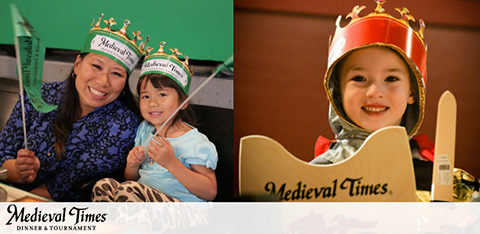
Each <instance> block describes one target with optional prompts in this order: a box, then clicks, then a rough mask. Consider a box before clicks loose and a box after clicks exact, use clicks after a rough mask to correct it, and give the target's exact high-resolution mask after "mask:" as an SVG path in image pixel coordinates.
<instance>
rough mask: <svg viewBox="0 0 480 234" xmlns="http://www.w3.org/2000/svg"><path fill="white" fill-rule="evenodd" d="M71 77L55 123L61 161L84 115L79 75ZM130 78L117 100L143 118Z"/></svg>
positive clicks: (83, 54) (82, 56)
mask: <svg viewBox="0 0 480 234" xmlns="http://www.w3.org/2000/svg"><path fill="white" fill-rule="evenodd" d="M87 54H88V53H81V54H80V57H81V58H82V59H84V58H85V56H86V55H87ZM70 74H71V75H70V76H69V77H67V83H66V86H65V89H64V95H63V100H62V103H60V105H59V110H58V113H57V118H56V119H55V123H54V135H55V143H54V146H55V152H56V155H57V159H59V160H60V159H61V158H62V156H63V155H64V154H65V142H66V140H67V138H68V135H69V134H70V132H71V131H72V126H73V123H75V121H77V120H78V119H79V118H80V117H81V114H82V110H81V107H80V98H79V96H78V92H77V88H76V87H75V79H76V77H77V75H76V74H75V73H74V71H73V69H72V72H71V73H70ZM129 77H130V76H127V79H126V81H125V87H124V88H123V91H122V94H120V95H119V96H118V98H117V100H120V101H121V102H123V103H124V104H125V105H126V106H127V108H128V109H130V110H131V111H132V112H133V113H135V115H137V116H138V117H139V118H141V114H140V110H139V108H138V104H137V102H136V101H135V99H134V97H133V95H132V92H131V90H130V85H129V82H128V80H129Z"/></svg>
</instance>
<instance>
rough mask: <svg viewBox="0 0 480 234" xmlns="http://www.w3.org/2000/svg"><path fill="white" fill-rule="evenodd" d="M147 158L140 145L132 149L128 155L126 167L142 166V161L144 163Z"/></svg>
mask: <svg viewBox="0 0 480 234" xmlns="http://www.w3.org/2000/svg"><path fill="white" fill-rule="evenodd" d="M146 158H147V157H146V156H145V150H144V149H143V147H142V146H141V145H139V146H137V147H133V149H132V150H130V152H129V153H128V156H127V166H128V167H133V168H138V167H140V165H142V163H143V161H145V159H146Z"/></svg>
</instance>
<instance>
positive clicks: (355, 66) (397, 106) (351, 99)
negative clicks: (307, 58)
mask: <svg viewBox="0 0 480 234" xmlns="http://www.w3.org/2000/svg"><path fill="white" fill-rule="evenodd" d="M340 66H341V67H340V73H339V77H340V91H341V95H342V105H343V108H344V110H345V113H346V114H347V116H348V117H349V118H350V119H351V120H352V121H353V122H354V123H355V124H357V125H358V126H360V127H362V128H364V129H366V130H368V131H372V132H373V131H376V130H378V129H380V128H383V127H387V126H398V125H400V123H401V120H402V116H403V113H404V112H405V110H406V108H407V104H413V103H414V102H415V101H414V98H413V95H411V94H412V93H411V91H410V75H409V74H410V73H409V70H408V68H407V64H406V63H405V61H403V59H402V58H401V57H400V56H399V55H397V54H396V53H395V52H394V51H392V50H390V49H388V48H381V47H367V48H363V49H359V50H356V51H354V52H352V53H351V54H350V55H348V56H347V57H346V58H345V59H344V61H343V63H342V64H340Z"/></svg>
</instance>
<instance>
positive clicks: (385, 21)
mask: <svg viewBox="0 0 480 234" xmlns="http://www.w3.org/2000/svg"><path fill="white" fill-rule="evenodd" d="M375 2H376V3H377V6H376V8H375V10H374V11H373V12H372V13H370V14H368V15H367V16H365V17H360V16H359V14H360V12H361V11H362V10H363V9H364V8H365V6H361V7H360V6H355V7H354V8H353V10H352V12H351V13H349V14H348V15H347V17H346V18H351V21H350V22H349V23H348V24H347V25H346V26H345V27H343V28H342V27H340V20H341V18H342V17H341V16H339V17H338V18H337V21H336V26H337V29H336V31H335V35H334V36H333V38H330V39H331V40H330V48H329V52H328V67H327V72H326V73H325V79H324V88H325V90H326V92H327V96H328V98H329V100H330V103H335V105H333V108H334V110H335V112H336V113H337V114H338V115H341V114H339V113H340V112H339V111H338V108H341V107H339V106H337V105H339V104H337V103H336V102H335V100H334V98H333V93H334V92H335V90H334V89H331V87H334V82H335V79H336V78H335V75H334V74H335V72H336V71H335V70H336V69H335V67H336V65H337V64H338V62H339V61H341V60H342V59H343V58H345V57H346V56H347V55H348V54H350V52H352V51H354V50H356V49H361V48H366V47H370V46H381V47H387V48H390V49H392V50H394V51H396V52H397V53H398V55H399V56H400V57H402V58H403V60H404V61H405V62H406V63H407V66H408V67H409V70H410V71H411V72H412V75H411V76H410V81H411V83H412V86H413V87H412V89H414V91H415V92H414V95H415V103H414V104H413V105H414V106H415V107H412V108H409V107H407V110H406V114H405V115H408V116H414V117H413V118H414V119H415V121H414V122H413V123H406V125H408V126H406V127H407V132H408V134H409V136H413V135H414V134H415V133H416V132H417V131H418V129H419V128H420V125H421V123H422V121H423V117H424V113H425V85H426V81H427V47H426V45H425V42H424V41H423V32H424V31H425V23H424V22H423V20H420V21H419V22H420V30H419V31H418V32H417V31H415V30H413V29H412V28H411V27H410V23H409V21H415V19H414V18H413V16H412V15H410V12H409V11H408V9H407V8H402V9H398V8H396V10H397V11H398V12H399V13H400V18H395V17H393V16H391V15H389V14H388V13H386V11H385V9H383V4H384V3H385V2H386V0H375Z"/></svg>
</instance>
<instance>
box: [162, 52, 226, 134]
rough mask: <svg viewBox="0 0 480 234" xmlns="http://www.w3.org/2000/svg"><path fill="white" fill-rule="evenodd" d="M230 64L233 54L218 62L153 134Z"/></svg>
mask: <svg viewBox="0 0 480 234" xmlns="http://www.w3.org/2000/svg"><path fill="white" fill-rule="evenodd" d="M232 66H233V55H232V56H230V58H228V59H227V60H225V61H224V62H222V64H220V66H218V67H217V69H215V71H213V72H212V75H210V76H209V77H208V78H207V79H206V80H205V81H204V82H203V83H202V84H201V85H200V86H198V88H197V89H195V91H194V92H193V93H192V94H190V95H189V96H188V97H187V99H185V101H183V102H182V104H180V105H179V106H178V107H177V109H176V110H175V111H174V112H173V113H172V114H171V115H170V116H169V117H168V119H167V120H165V122H163V124H162V125H161V126H160V127H159V128H158V129H157V131H156V132H155V134H153V135H154V136H156V135H158V134H159V133H160V131H161V130H162V129H163V128H164V127H165V125H167V123H168V122H170V120H172V118H173V117H174V116H175V115H177V112H178V111H180V109H182V107H183V106H184V105H185V104H187V103H188V101H190V99H192V97H193V96H195V94H197V93H198V91H200V89H202V88H203V86H205V85H206V84H207V83H208V82H209V81H210V80H211V79H213V77H215V76H216V75H217V74H218V73H219V72H220V71H222V70H225V69H230V70H231V69H232Z"/></svg>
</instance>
